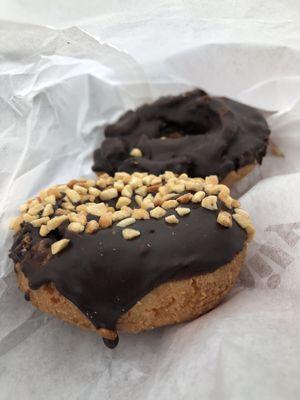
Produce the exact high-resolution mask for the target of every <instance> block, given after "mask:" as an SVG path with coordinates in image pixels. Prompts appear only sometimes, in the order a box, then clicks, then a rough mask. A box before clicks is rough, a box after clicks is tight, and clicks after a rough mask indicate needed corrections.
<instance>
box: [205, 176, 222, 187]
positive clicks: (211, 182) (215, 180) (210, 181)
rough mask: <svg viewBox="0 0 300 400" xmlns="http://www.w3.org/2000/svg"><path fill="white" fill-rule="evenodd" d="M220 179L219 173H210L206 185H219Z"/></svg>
mask: <svg viewBox="0 0 300 400" xmlns="http://www.w3.org/2000/svg"><path fill="white" fill-rule="evenodd" d="M218 183H219V179H218V177H217V175H209V176H207V177H206V178H205V184H206V185H218Z"/></svg>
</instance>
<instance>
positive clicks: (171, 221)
mask: <svg viewBox="0 0 300 400" xmlns="http://www.w3.org/2000/svg"><path fill="white" fill-rule="evenodd" d="M165 221H166V222H167V223H168V224H178V222H179V220H178V219H177V218H176V217H175V215H168V216H167V217H166V218H165Z"/></svg>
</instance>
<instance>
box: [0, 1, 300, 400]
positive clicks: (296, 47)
mask: <svg viewBox="0 0 300 400" xmlns="http://www.w3.org/2000/svg"><path fill="white" fill-rule="evenodd" d="M96 3H97V2H90V4H89V3H88V2H87V4H86V5H85V7H84V10H83V9H82V8H83V6H82V4H81V5H80V2H79V1H78V0H76V1H73V2H71V3H70V2H60V1H54V2H53V4H54V9H55V10H57V13H55V12H54V11H53V10H52V9H51V10H47V6H46V5H45V3H44V6H41V3H40V2H37V1H36V0H31V1H30V2H28V6H27V7H26V6H25V4H23V2H22V1H17V0H14V1H11V2H8V1H6V0H5V1H3V3H2V4H1V7H0V18H2V21H0V88H1V89H0V213H1V214H0V215H1V219H0V231H1V235H0V248H1V259H0V276H1V279H0V296H1V297H0V386H1V390H0V399H1V400H2V399H3V400H4V399H19V398H22V399H24V400H26V399H30V400H35V399H39V400H42V399H47V400H49V399H55V400H57V399H83V400H93V399H113V400H119V399H123V400H126V399H130V400H133V399H143V400H152V399H174V400H178V399H186V398H189V399H211V400H219V399H220V400H221V399H222V400H227V399H228V400H229V399H230V400H232V399H236V400H240V399H272V400H274V399H275V400H277V399H278V400H279V399H285V400H288V399H298V398H299V397H300V381H299V375H300V365H299V359H300V339H299V338H300V319H299V317H298V316H299V309H300V271H299V261H298V259H299V256H300V205H299V204H300V203H299V198H300V157H299V149H300V38H299V28H298V27H297V26H299V21H298V20H297V19H298V18H299V17H300V9H299V6H298V7H297V6H296V5H295V4H294V6H292V2H291V1H287V2H284V3H285V5H284V4H283V2H276V1H274V2H264V3H261V2H260V1H255V2H252V1H251V2H250V1H248V2H247V1H243V2H240V5H239V7H238V6H237V2H234V1H229V0H227V1H224V2H220V9H219V8H218V7H216V2H208V1H203V3H202V8H201V7H200V5H199V3H201V2H196V1H190V2H188V1H187V2H179V1H178V2H177V1H173V2H170V1H162V2H158V1H152V2H150V3H151V4H148V3H149V2H148V3H147V4H145V2H141V4H138V5H136V6H135V3H139V2H132V1H128V5H129V6H128V7H125V6H124V3H123V2H122V3H121V2H117V1H113V2H112V5H111V9H109V6H108V5H106V6H104V4H102V5H100V3H98V6H96ZM105 3H106V2H105ZM142 3H143V4H142ZM212 3H214V4H215V9H214V11H213V10H212ZM271 3H272V5H271ZM66 4H68V5H69V8H68V7H67V6H66ZM209 4H210V5H209ZM254 4H256V7H258V6H260V8H259V9H260V10H261V13H262V14H259V15H258V13H255V6H254ZM3 5H4V6H3ZM230 6H231V8H230ZM3 7H4V8H3ZM60 7H61V8H60ZM80 7H81V8H80ZM101 7H102V8H101ZM253 7H254V8H253ZM293 7H294V9H293ZM61 9H62V12H61V13H59V12H58V10H61ZM100 9H101V12H99V10H100ZM79 10H82V15H81V13H80V11H79ZM222 10H223V11H222ZM68 11H69V12H70V15H69V19H68ZM222 12H223V14H222ZM224 13H225V16H224ZM37 16H39V17H37ZM4 20H6V21H4ZM13 21H17V22H13ZM38 24H40V26H38ZM42 24H48V25H52V26H56V28H54V27H52V28H50V27H46V26H42ZM71 25H73V26H72V27H70V26H71ZM195 86H199V87H201V88H203V89H205V90H207V91H208V92H209V93H212V94H219V95H225V96H228V97H232V98H234V99H236V100H238V101H242V102H245V103H247V104H249V105H252V106H256V107H259V108H261V109H262V110H263V111H264V112H265V114H266V116H267V119H268V123H269V125H270V127H271V130H272V135H271V140H272V142H273V144H274V145H276V146H277V147H278V148H279V149H280V151H281V152H282V153H283V155H284V157H278V156H275V155H273V154H272V152H271V150H270V149H271V147H270V148H269V151H268V154H267V156H266V157H265V159H264V162H263V165H262V166H261V167H259V168H256V170H255V171H254V172H253V173H252V174H251V175H250V176H248V177H247V178H246V179H244V180H243V181H241V182H240V183H238V184H237V185H236V186H235V188H234V190H235V192H236V193H237V194H239V195H241V202H242V206H243V208H245V209H246V210H248V211H249V213H250V214H251V217H252V219H253V222H254V224H255V227H256V229H257V235H256V237H255V239H254V241H253V242H252V243H251V244H250V246H249V252H248V256H247V260H246V263H245V265H244V267H243V270H242V273H241V275H240V278H239V281H238V283H237V285H236V287H235V288H234V290H233V291H232V292H231V293H230V295H229V296H228V297H227V299H226V300H225V301H224V302H223V303H222V304H221V305H220V306H219V307H218V308H216V309H215V310H213V311H211V312H210V313H208V314H206V315H204V316H203V317H201V318H200V319H197V320H195V321H193V322H190V323H187V324H182V325H179V326H173V327H166V328H163V329H159V330H156V331H153V332H146V333H143V334H139V335H136V336H134V335H133V336H131V335H127V334H121V335H120V343H119V345H118V347H117V348H116V349H114V350H109V349H107V348H106V347H105V346H104V345H103V344H102V341H101V339H99V337H98V336H97V335H95V334H92V333H89V332H85V331H81V330H80V329H77V328H75V327H72V326H69V325H68V324H66V323H64V322H62V321H60V320H57V319H55V318H52V317H49V316H46V315H44V314H41V313H40V312H39V311H37V310H35V309H34V308H33V307H32V306H31V305H30V303H27V302H25V301H24V300H23V296H22V294H21V293H20V292H19V290H18V289H17V287H16V282H15V277H14V275H13V273H11V270H12V263H11V262H10V261H9V260H8V257H7V254H8V250H9V247H10V245H11V242H12V233H11V232H9V231H8V221H9V220H10V218H11V217H13V216H14V215H16V213H17V212H18V206H19V204H21V203H22V202H23V201H25V200H26V199H27V198H30V197H31V196H34V195H35V194H36V193H37V192H38V191H39V190H41V189H43V188H45V187H47V186H49V185H53V184H56V183H63V182H65V181H67V180H69V179H72V178H75V177H80V176H89V175H91V174H92V173H91V164H92V153H93V150H94V149H95V148H96V147H97V145H99V144H100V142H101V140H102V138H103V128H104V127H105V125H106V124H107V123H109V122H112V121H114V120H115V119H116V118H117V117H118V116H119V115H121V114H122V113H123V112H124V111H125V110H127V109H130V108H135V107H137V106H138V105H140V104H142V103H144V102H146V101H152V100H153V99H156V98H157V97H159V96H161V95H165V94H175V93H179V92H182V91H185V90H188V89H191V88H193V87H195Z"/></svg>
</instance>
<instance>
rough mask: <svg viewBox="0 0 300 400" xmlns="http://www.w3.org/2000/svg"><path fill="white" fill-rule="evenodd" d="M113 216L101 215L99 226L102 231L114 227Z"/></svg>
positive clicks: (108, 214)
mask: <svg viewBox="0 0 300 400" xmlns="http://www.w3.org/2000/svg"><path fill="white" fill-rule="evenodd" d="M112 222H113V221H112V216H111V214H110V213H106V214H103V215H101V217H100V219H99V226H100V228H102V229H106V228H109V227H110V226H112Z"/></svg>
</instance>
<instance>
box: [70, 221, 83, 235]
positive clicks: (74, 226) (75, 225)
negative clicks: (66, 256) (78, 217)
mask: <svg viewBox="0 0 300 400" xmlns="http://www.w3.org/2000/svg"><path fill="white" fill-rule="evenodd" d="M68 230H69V231H71V232H76V233H80V232H83V231H84V225H82V224H81V223H80V222H71V223H70V224H69V225H68Z"/></svg>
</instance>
